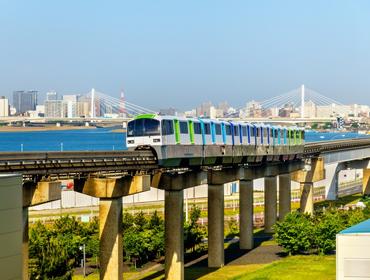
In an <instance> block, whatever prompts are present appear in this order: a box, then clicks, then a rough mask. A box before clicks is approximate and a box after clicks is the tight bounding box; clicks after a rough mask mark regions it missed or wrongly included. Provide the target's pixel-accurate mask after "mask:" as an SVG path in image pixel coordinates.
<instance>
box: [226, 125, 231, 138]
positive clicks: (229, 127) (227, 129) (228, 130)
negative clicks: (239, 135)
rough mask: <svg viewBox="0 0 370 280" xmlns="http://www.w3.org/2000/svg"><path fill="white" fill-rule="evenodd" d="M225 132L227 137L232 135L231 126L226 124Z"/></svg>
mask: <svg viewBox="0 0 370 280" xmlns="http://www.w3.org/2000/svg"><path fill="white" fill-rule="evenodd" d="M225 131H226V135H231V126H230V125H229V124H225Z"/></svg>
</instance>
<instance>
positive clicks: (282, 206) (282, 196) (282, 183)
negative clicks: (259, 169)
mask: <svg viewBox="0 0 370 280" xmlns="http://www.w3.org/2000/svg"><path fill="white" fill-rule="evenodd" d="M291 198H292V197H291V178H290V174H281V175H279V220H280V221H282V220H284V217H285V216H286V215H287V214H289V213H290V211H291Z"/></svg>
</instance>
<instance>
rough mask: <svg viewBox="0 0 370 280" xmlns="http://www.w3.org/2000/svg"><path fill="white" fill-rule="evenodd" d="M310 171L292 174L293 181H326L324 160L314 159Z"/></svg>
mask: <svg viewBox="0 0 370 280" xmlns="http://www.w3.org/2000/svg"><path fill="white" fill-rule="evenodd" d="M309 168H310V170H305V169H303V170H299V171H296V172H293V173H292V180H293V181H297V182H299V183H301V182H312V183H313V182H318V181H321V180H324V179H325V168H324V160H323V158H312V159H311V164H310V165H309Z"/></svg>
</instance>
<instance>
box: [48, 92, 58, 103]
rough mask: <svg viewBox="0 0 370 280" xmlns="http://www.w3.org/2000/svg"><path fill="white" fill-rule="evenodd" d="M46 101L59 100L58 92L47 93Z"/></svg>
mask: <svg viewBox="0 0 370 280" xmlns="http://www.w3.org/2000/svg"><path fill="white" fill-rule="evenodd" d="M46 100H48V101H50V100H58V94H57V93H56V91H49V92H47V93H46Z"/></svg>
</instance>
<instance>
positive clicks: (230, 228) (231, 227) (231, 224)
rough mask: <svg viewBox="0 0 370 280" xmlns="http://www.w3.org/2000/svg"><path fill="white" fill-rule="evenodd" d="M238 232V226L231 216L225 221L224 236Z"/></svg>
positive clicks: (230, 236) (231, 235)
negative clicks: (225, 232) (225, 229)
mask: <svg viewBox="0 0 370 280" xmlns="http://www.w3.org/2000/svg"><path fill="white" fill-rule="evenodd" d="M238 234H239V226H238V223H237V221H236V219H234V218H231V219H230V220H228V221H227V234H226V237H228V238H232V237H234V236H236V235H238Z"/></svg>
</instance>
